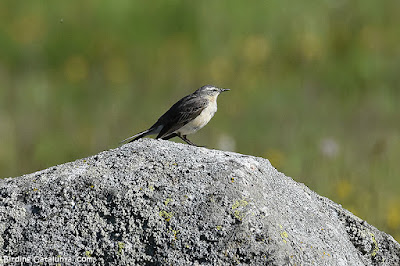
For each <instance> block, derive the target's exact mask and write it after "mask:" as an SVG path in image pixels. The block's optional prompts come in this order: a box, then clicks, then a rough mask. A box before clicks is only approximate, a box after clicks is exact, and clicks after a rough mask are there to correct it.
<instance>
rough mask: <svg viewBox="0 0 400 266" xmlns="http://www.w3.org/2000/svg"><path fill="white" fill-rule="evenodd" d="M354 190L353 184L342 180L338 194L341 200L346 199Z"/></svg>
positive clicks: (337, 187)
mask: <svg viewBox="0 0 400 266" xmlns="http://www.w3.org/2000/svg"><path fill="white" fill-rule="evenodd" d="M352 190H353V187H352V184H351V183H350V182H349V181H348V180H345V179H343V180H340V181H339V183H338V184H337V185H336V194H337V195H338V197H339V198H340V199H344V198H346V197H347V196H348V195H349V194H350V193H351V191H352Z"/></svg>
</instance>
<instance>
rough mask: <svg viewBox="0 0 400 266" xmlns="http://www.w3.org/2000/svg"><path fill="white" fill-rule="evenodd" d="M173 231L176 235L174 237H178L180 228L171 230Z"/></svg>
mask: <svg viewBox="0 0 400 266" xmlns="http://www.w3.org/2000/svg"><path fill="white" fill-rule="evenodd" d="M171 232H172V234H173V235H174V239H175V240H176V239H178V234H179V230H171Z"/></svg>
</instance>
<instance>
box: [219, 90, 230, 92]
mask: <svg viewBox="0 0 400 266" xmlns="http://www.w3.org/2000/svg"><path fill="white" fill-rule="evenodd" d="M224 91H230V89H219V92H224Z"/></svg>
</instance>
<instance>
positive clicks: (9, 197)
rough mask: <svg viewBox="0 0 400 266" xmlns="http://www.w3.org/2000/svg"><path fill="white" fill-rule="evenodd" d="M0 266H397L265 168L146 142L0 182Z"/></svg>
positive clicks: (379, 237)
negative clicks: (17, 265) (1, 265)
mask: <svg viewBox="0 0 400 266" xmlns="http://www.w3.org/2000/svg"><path fill="white" fill-rule="evenodd" d="M0 193H1V204H0V246H1V251H0V252H1V253H0V257H1V259H3V262H10V261H11V262H18V261H17V260H19V261H24V262H27V261H28V263H29V262H32V261H33V262H43V263H44V264H46V263H48V264H50V263H52V262H56V263H60V262H61V263H65V264H63V265H76V264H77V263H78V262H79V263H82V264H83V263H94V264H96V265H154V264H155V265H192V264H194V265H200V264H202V265H231V264H232V265H235V264H242V265H399V264H400V245H399V243H397V242H396V241H395V240H394V239H393V238H392V237H391V236H390V235H388V234H386V233H384V232H381V231H379V230H378V229H376V228H375V227H373V226H371V225H369V224H368V223H367V222H365V221H363V220H361V219H360V218H358V217H356V216H354V215H353V214H352V213H350V212H349V211H347V210H345V209H343V208H342V207H341V206H340V205H338V204H336V203H334V202H332V201H331V200H329V199H327V198H324V197H321V196H319V195H317V194H316V193H314V192H313V191H311V190H310V189H308V188H307V187H306V186H305V185H303V184H300V183H297V182H295V181H293V180H292V179H291V178H290V177H286V176H285V175H284V174H282V173H279V172H278V171H277V170H276V169H275V168H274V167H273V166H272V165H271V164H270V163H269V162H268V161H267V160H265V159H263V158H257V157H252V156H247V155H242V154H237V153H232V152H224V151H218V150H209V149H206V148H198V147H192V146H188V145H184V144H180V143H175V142H170V141H163V140H153V139H144V140H139V141H136V142H133V143H131V144H127V145H124V146H122V147H120V148H117V149H114V150H109V151H105V152H101V153H99V154H97V155H95V156H91V157H88V158H85V159H80V160H77V161H75V162H70V163H66V164H62V165H58V166H54V167H50V168H48V169H46V170H43V171H39V172H36V173H32V174H28V175H24V176H21V177H17V178H7V179H3V180H1V181H0Z"/></svg>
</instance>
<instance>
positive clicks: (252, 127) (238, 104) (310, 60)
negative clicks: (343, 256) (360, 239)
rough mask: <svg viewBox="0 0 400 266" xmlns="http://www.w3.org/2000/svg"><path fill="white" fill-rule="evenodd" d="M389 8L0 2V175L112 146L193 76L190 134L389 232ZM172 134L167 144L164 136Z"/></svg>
mask: <svg viewBox="0 0 400 266" xmlns="http://www.w3.org/2000/svg"><path fill="white" fill-rule="evenodd" d="M399 11H400V2H399V1H397V0H382V1H372V0H363V1H357V0H354V1H346V0H335V1H333V0H324V1H307V0H306V1H302V2H293V1H288V0H281V1H277V0H270V1H265V0H264V1H250V2H248V1H247V2H246V1H239V0H229V1H228V0H221V1H209V0H206V1H196V2H194V1H177V0H170V1H160V0H153V1H136V0H133V1H131V0H129V1H128V0H117V1H105V0H96V1H94V0H86V1H77V0H71V1H62V2H60V1H44V0H38V1H15V0H3V1H1V2H0V177H9V176H19V175H22V174H25V173H29V172H33V171H36V170H40V169H43V168H46V167H50V166H52V165H56V164H60V163H64V162H67V161H72V160H75V159H78V158H81V157H85V156H89V155H92V154H95V153H98V152H100V151H102V150H106V149H110V148H113V147H116V146H117V145H118V142H119V141H120V140H122V139H124V138H126V137H128V136H130V135H132V134H134V133H137V132H138V131H141V130H144V129H146V128H147V127H148V126H150V125H151V124H152V123H153V122H155V120H156V119H157V118H158V117H159V116H160V115H161V114H162V113H163V112H164V111H166V109H167V108H169V107H170V106H171V105H172V104H173V103H174V102H175V101H177V100H178V99H180V98H181V97H182V96H184V95H186V94H189V93H191V92H193V91H194V90H195V89H197V88H198V87H200V86H201V85H204V84H214V85H216V86H220V87H225V88H230V89H231V91H230V92H229V93H226V94H223V95H221V97H220V98H219V111H218V113H217V114H216V116H215V117H214V118H213V120H212V121H211V122H210V123H209V125H208V126H207V127H205V128H204V129H203V130H201V131H200V132H199V133H198V134H196V135H194V136H192V137H191V138H190V139H191V140H193V141H194V142H195V143H199V144H203V145H207V146H208V147H210V148H220V149H228V150H233V151H236V152H240V153H244V154H250V155H255V156H262V157H264V158H267V159H269V160H270V161H271V162H272V164H273V165H274V166H275V167H276V168H277V169H278V170H279V171H281V172H283V173H285V174H286V175H289V176H292V177H293V178H294V179H295V180H296V181H299V182H303V183H305V184H306V185H307V186H309V187H310V188H311V189H313V190H315V191H316V192H318V193H319V194H321V195H324V196H327V197H329V198H331V199H332V200H334V201H336V202H338V203H341V204H342V205H343V206H344V207H345V208H347V209H349V210H351V211H352V212H353V213H355V214H356V215H358V216H360V217H361V218H363V219H366V220H367V221H368V222H369V223H371V224H373V225H375V226H377V227H378V228H379V229H381V230H384V231H386V232H388V233H390V234H392V235H393V236H394V237H395V238H396V239H397V240H398V241H399V240H400V179H399V174H400V163H399V159H400V134H399V129H400V124H399V121H400V112H399V110H398V108H399V100H400V90H399V84H400V75H399V69H400V48H399V47H400V46H399V43H400V27H399V25H400V16H399V15H398V14H399ZM175 141H179V140H175Z"/></svg>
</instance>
